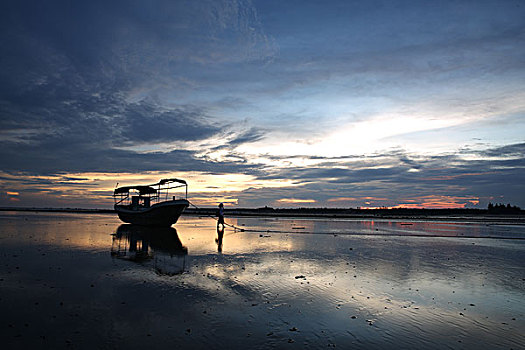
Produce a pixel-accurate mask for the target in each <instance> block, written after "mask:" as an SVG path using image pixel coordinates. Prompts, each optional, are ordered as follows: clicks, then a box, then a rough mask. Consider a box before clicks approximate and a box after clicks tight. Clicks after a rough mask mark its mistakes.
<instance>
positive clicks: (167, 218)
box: [113, 179, 190, 227]
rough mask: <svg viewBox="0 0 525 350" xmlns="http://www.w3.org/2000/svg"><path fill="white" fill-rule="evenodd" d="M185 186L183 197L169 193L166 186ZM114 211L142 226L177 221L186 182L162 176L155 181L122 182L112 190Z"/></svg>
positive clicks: (165, 224) (168, 224) (182, 205)
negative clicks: (143, 183)
mask: <svg viewBox="0 0 525 350" xmlns="http://www.w3.org/2000/svg"><path fill="white" fill-rule="evenodd" d="M179 187H185V189H186V194H185V197H184V198H176V197H175V196H173V197H172V198H171V199H169V198H170V197H169V190H171V189H175V188H179ZM113 197H114V199H115V211H116V212H117V214H118V216H119V218H120V220H122V221H124V222H127V223H130V224H135V225H142V226H165V227H169V226H171V225H173V224H174V223H176V222H177V220H178V219H179V217H180V216H181V214H182V212H183V211H184V209H186V208H187V207H188V206H189V204H190V203H189V202H188V199H187V198H188V184H187V183H186V181H184V180H180V179H163V180H160V181H159V182H158V183H156V184H152V185H140V186H124V187H119V188H116V189H115V191H114V192H113Z"/></svg>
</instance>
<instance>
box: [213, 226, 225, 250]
mask: <svg viewBox="0 0 525 350" xmlns="http://www.w3.org/2000/svg"><path fill="white" fill-rule="evenodd" d="M223 237H224V224H223V225H222V229H219V225H217V238H216V239H215V243H217V251H218V252H219V253H220V252H222V238H223Z"/></svg>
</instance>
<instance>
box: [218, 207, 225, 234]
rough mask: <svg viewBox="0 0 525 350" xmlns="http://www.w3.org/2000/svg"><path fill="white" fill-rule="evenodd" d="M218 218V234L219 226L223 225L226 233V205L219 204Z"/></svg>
mask: <svg viewBox="0 0 525 350" xmlns="http://www.w3.org/2000/svg"><path fill="white" fill-rule="evenodd" d="M217 216H218V217H219V220H217V232H218V230H219V225H222V230H223V231H224V204H222V203H221V204H219V210H218V211H217Z"/></svg>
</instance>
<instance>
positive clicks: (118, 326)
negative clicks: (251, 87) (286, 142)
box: [0, 212, 525, 349]
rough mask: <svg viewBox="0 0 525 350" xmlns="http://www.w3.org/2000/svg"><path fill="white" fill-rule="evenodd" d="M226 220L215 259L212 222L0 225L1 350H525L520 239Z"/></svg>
mask: <svg viewBox="0 0 525 350" xmlns="http://www.w3.org/2000/svg"><path fill="white" fill-rule="evenodd" d="M227 222H229V223H230V224H233V225H236V226H238V227H242V228H244V229H245V231H244V232H234V231H233V230H231V229H229V228H228V229H227V230H226V232H225V233H224V237H223V242H222V247H221V249H218V248H219V247H218V244H217V243H216V242H215V238H217V232H216V227H215V221H214V220H213V219H210V218H198V217H183V218H181V220H180V221H179V223H177V224H176V225H175V226H174V229H171V230H153V231H151V230H147V229H143V228H136V227H133V226H130V225H121V223H120V222H119V221H118V219H117V218H116V217H115V216H112V215H96V214H91V215H85V214H57V213H21V212H19V213H11V212H4V213H0V257H1V258H2V263H1V265H0V266H1V267H0V288H1V296H0V309H1V310H2V316H1V320H2V322H1V323H0V336H1V337H2V341H3V343H4V344H7V347H8V348H27V347H49V348H56V347H59V348H62V347H72V348H88V347H97V348H124V347H131V348H142V347H161V346H162V347H168V346H172V347H177V348H179V347H182V348H192V349H193V348H196V349H198V348H202V349H204V348H247V347H250V348H263V349H265V348H290V349H303V348H311V349H317V348H321V347H323V348H324V347H333V346H338V347H343V348H366V349H384V348H410V349H447V348H452V349H479V348H499V349H510V348H514V349H518V348H523V344H525V336H524V335H523V333H524V332H523V329H525V303H524V300H525V240H523V238H524V237H525V227H524V226H522V225H521V226H520V225H504V224H499V225H486V224H480V223H457V222H456V223H445V222H441V223H435V222H424V221H421V222H413V221H398V222H393V221H377V220H375V221H371V220H365V221H359V220H329V219H328V220H327V219H324V220H314V219H281V218H279V219H277V218H264V219H263V218H240V219H232V218H227ZM248 230H255V231H257V232H252V231H248ZM465 237H474V238H465ZM503 238H505V239H503ZM509 238H510V239H509ZM219 250H221V251H219Z"/></svg>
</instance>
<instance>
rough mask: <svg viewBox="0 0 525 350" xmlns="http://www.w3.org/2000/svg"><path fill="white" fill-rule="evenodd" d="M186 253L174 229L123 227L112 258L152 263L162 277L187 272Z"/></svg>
mask: <svg viewBox="0 0 525 350" xmlns="http://www.w3.org/2000/svg"><path fill="white" fill-rule="evenodd" d="M187 254H188V249H187V248H186V247H185V246H184V245H183V244H182V242H181V241H180V239H179V236H178V234H177V230H176V229H174V228H173V227H145V226H137V225H131V224H123V225H120V226H119V227H118V228H117V231H116V233H115V234H114V235H113V242H112V244H111V256H113V257H116V258H119V259H125V260H130V261H134V262H138V263H141V264H145V263H147V262H148V261H153V264H154V268H155V271H157V272H158V273H160V274H163V275H175V274H179V273H182V272H184V268H185V265H186V255H187Z"/></svg>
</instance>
